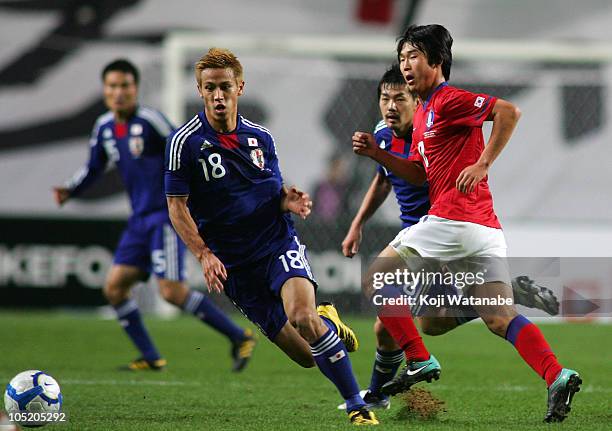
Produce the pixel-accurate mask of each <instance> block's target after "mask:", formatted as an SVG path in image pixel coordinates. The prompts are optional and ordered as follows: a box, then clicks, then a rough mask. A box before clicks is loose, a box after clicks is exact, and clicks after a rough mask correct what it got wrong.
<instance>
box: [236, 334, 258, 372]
mask: <svg viewBox="0 0 612 431" xmlns="http://www.w3.org/2000/svg"><path fill="white" fill-rule="evenodd" d="M244 335H245V336H246V338H245V339H244V340H243V341H239V342H237V343H234V344H232V351H231V355H232V359H233V360H234V362H233V364H232V371H233V372H235V373H238V372H240V371H242V370H243V369H244V367H246V365H247V364H248V363H249V360H250V359H251V356H253V349H255V344H257V340H256V339H255V336H254V334H253V331H251V330H250V329H245V330H244Z"/></svg>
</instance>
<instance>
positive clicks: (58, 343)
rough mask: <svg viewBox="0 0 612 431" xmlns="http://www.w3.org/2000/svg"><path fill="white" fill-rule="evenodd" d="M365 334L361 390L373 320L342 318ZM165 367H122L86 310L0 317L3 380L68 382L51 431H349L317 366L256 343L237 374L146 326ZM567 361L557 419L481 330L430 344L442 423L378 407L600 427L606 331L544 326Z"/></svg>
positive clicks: (186, 324) (224, 358) (610, 396)
mask: <svg viewBox="0 0 612 431" xmlns="http://www.w3.org/2000/svg"><path fill="white" fill-rule="evenodd" d="M346 321H347V323H349V324H351V325H352V326H353V327H354V329H355V330H356V332H357V334H358V335H359V337H360V342H361V345H360V350H359V351H358V352H356V353H354V354H351V358H352V361H353V367H354V370H355V371H356V374H357V377H358V380H359V383H360V385H361V386H362V387H365V386H367V383H368V382H369V376H370V369H371V366H372V358H373V356H374V336H373V333H372V330H371V328H372V321H371V319H366V318H363V317H360V318H357V317H352V318H347V319H346ZM147 325H148V327H149V330H150V333H151V334H152V335H153V337H154V339H155V341H156V343H157V346H158V348H159V349H160V350H161V352H162V354H163V355H164V356H165V357H166V358H167V359H168V362H169V366H168V369H167V370H166V371H163V372H161V373H154V372H139V373H129V372H119V371H115V369H116V367H117V366H119V365H122V364H124V363H126V362H127V361H128V360H130V359H133V358H134V357H135V356H136V354H135V351H134V350H133V348H132V347H131V345H130V344H129V342H128V339H127V337H126V336H125V335H124V334H123V332H122V330H121V328H120V327H119V325H118V324H117V322H116V321H105V320H99V319H96V318H94V317H92V316H90V315H86V314H78V315H69V314H64V313H35V312H27V313H26V312H7V311H2V312H0V328H1V334H2V335H1V336H0V384H1V385H4V384H6V383H8V381H9V380H10V378H11V377H12V376H13V375H15V374H17V373H18V372H20V371H23V370H26V369H42V370H45V371H47V372H48V373H50V374H51V375H52V376H54V377H55V378H56V379H57V380H58V381H59V382H60V385H61V387H62V393H63V394H64V406H65V411H66V412H67V413H68V415H69V419H70V422H69V423H67V424H57V425H50V426H48V427H47V428H48V429H56V430H58V431H59V430H79V431H85V430H124V431H128V430H146V431H154V430H172V431H176V430H240V431H245V430H335V429H351V426H350V425H349V424H348V420H347V418H346V415H345V414H344V413H343V412H341V411H339V410H336V405H337V404H338V403H340V402H341V401H342V400H341V399H340V398H339V396H338V395H337V393H336V391H335V389H334V388H333V386H332V385H331V383H329V382H328V381H327V380H326V379H325V378H324V377H323V376H322V375H321V374H320V373H319V372H318V371H317V370H316V369H302V368H300V367H299V366H297V365H295V364H293V363H292V362H290V361H289V360H288V359H286V358H285V357H284V356H283V354H282V353H281V352H280V351H279V350H278V349H277V348H276V347H275V346H274V345H272V344H271V343H270V342H268V341H267V340H266V339H265V338H264V337H262V336H260V337H259V344H258V346H257V348H256V350H255V356H254V358H253V361H252V362H251V363H250V364H249V366H248V368H247V369H246V370H245V371H244V372H243V373H242V374H233V373H231V372H230V371H229V368H230V360H229V344H228V343H227V342H226V341H225V340H224V339H223V338H222V337H221V336H219V335H218V334H216V333H214V332H213V331H212V330H210V329H209V328H206V327H204V326H203V325H202V324H200V323H199V322H198V321H196V320H195V319H193V318H190V317H188V316H186V317H182V318H180V319H177V320H169V321H165V320H158V319H147ZM541 328H542V330H543V332H544V333H545V335H546V336H547V338H548V340H549V342H550V343H551V345H552V346H553V348H554V349H555V351H556V353H557V356H558V357H559V359H560V361H561V362H562V363H563V364H567V366H569V367H572V368H575V369H577V370H579V371H580V373H581V375H582V378H583V380H584V383H583V387H582V391H581V392H580V393H578V394H577V395H576V397H575V398H574V404H573V411H572V413H571V414H570V416H569V417H568V419H566V421H565V422H564V423H562V424H553V425H547V424H544V423H542V418H543V417H544V412H545V407H546V390H545V385H544V383H543V381H541V380H540V379H539V378H538V377H537V376H536V375H535V374H534V373H533V372H532V371H531V370H530V369H529V368H528V367H527V365H525V364H524V363H523V361H522V360H521V359H520V357H519V356H518V354H517V353H516V351H515V350H514V348H513V347H512V346H511V345H510V344H508V343H507V342H505V341H503V340H501V339H498V338H497V337H495V336H493V335H491V334H490V333H489V332H488V331H487V330H486V329H485V327H484V325H482V324H470V325H467V326H465V327H462V328H459V329H457V330H455V331H453V332H451V333H449V334H447V335H444V336H441V337H425V341H426V344H427V346H428V347H429V349H430V351H432V352H434V353H435V355H436V357H437V358H438V359H439V360H440V362H441V364H442V376H441V378H440V380H439V381H438V382H435V383H432V384H430V385H427V384H424V383H422V384H420V385H422V386H423V387H425V388H427V389H430V390H431V391H432V392H433V393H434V394H435V395H436V396H437V397H439V398H441V399H443V400H444V401H445V402H446V409H447V411H446V412H445V413H442V414H441V415H439V416H438V417H437V418H435V419H430V420H421V419H399V418H398V412H399V410H400V407H401V405H400V404H401V402H400V401H399V400H397V399H396V400H394V401H393V402H392V406H391V409H390V410H387V411H383V412H378V417H379V419H380V420H381V423H382V425H381V426H380V427H379V428H380V429H388V430H421V429H422V430H430V429H431V430H438V429H441V430H465V429H470V430H480V429H482V430H491V429H495V430H510V429H512V430H516V429H525V430H538V429H542V430H544V429H545V430H560V429H571V430H572V431H573V430H596V429H602V430H603V429H608V430H609V429H610V428H609V427H610V424H612V342H611V341H612V338H611V334H612V331H611V329H612V328H611V327H610V325H595V324H593V325H587V324H564V325H541Z"/></svg>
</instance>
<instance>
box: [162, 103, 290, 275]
mask: <svg viewBox="0 0 612 431" xmlns="http://www.w3.org/2000/svg"><path fill="white" fill-rule="evenodd" d="M165 185H166V194H167V195H168V196H189V199H188V201H187V204H188V207H189V210H190V212H191V215H192V217H193V218H194V220H195V222H196V225H197V227H198V231H199V233H200V235H202V237H203V238H204V241H206V244H207V245H208V247H209V248H210V249H211V251H212V252H213V253H214V254H215V255H216V256H217V257H218V258H219V259H220V260H221V262H223V264H224V265H225V266H226V267H227V268H232V267H235V266H238V265H243V264H247V263H252V262H255V261H256V260H258V259H260V258H262V257H264V256H267V255H270V254H272V253H274V252H276V251H278V250H279V249H280V248H282V247H283V246H285V245H286V243H287V241H291V239H292V238H293V237H294V236H295V230H294V227H293V222H292V220H291V216H290V215H289V214H288V213H283V212H281V210H280V202H281V189H282V186H283V179H282V177H281V173H280V170H279V167H278V158H277V156H276V148H275V144H274V138H273V137H272V135H271V134H270V132H269V131H268V130H267V129H265V128H264V127H261V126H259V125H257V124H255V123H252V122H250V121H249V120H247V119H245V118H243V117H242V116H240V115H238V121H237V126H236V129H235V130H234V131H233V132H231V133H219V132H217V131H216V130H214V129H213V128H212V127H211V126H210V124H209V123H208V121H207V119H206V115H205V114H204V113H203V112H200V113H199V114H197V115H196V116H194V117H193V118H192V119H191V120H190V121H188V122H187V123H186V124H185V125H183V126H182V127H180V128H179V129H177V130H176V131H175V132H174V133H173V134H172V135H171V136H170V137H169V138H168V142H167V145H166V171H165Z"/></svg>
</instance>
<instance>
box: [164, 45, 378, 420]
mask: <svg viewBox="0 0 612 431" xmlns="http://www.w3.org/2000/svg"><path fill="white" fill-rule="evenodd" d="M195 75H196V80H197V88H198V93H199V95H200V97H201V98H202V101H203V102H204V111H203V112H200V113H198V114H197V115H195V116H194V117H193V118H192V119H191V120H190V121H188V122H187V123H186V124H185V125H183V126H182V127H180V128H179V129H178V130H177V131H175V132H174V134H173V135H172V136H171V137H170V138H169V139H168V146H167V149H166V176H165V184H166V195H167V197H168V207H169V209H170V218H171V219H172V223H173V225H174V227H175V229H176V231H177V232H178V234H179V235H180V236H181V238H182V239H183V241H184V242H185V244H186V245H187V247H188V248H189V249H190V250H191V251H192V252H193V254H194V255H195V256H196V258H197V259H198V261H199V262H200V264H201V266H202V272H203V274H204V277H205V279H206V283H207V285H208V288H209V289H210V290H212V291H216V292H221V291H224V292H225V294H226V295H227V296H228V297H229V298H230V299H231V300H232V301H233V302H234V304H235V305H236V306H237V307H238V308H239V309H240V310H241V311H242V312H243V313H244V314H245V315H246V316H247V317H248V318H249V319H250V320H251V321H252V322H253V323H255V324H256V325H257V326H258V327H259V328H260V329H261V330H262V332H263V333H264V334H265V335H266V336H267V337H268V338H269V339H270V340H271V341H272V342H273V343H275V344H276V345H277V346H278V347H279V348H280V349H281V350H283V351H284V352H285V353H286V354H287V356H289V357H290V358H291V359H292V360H294V361H295V362H297V363H298V364H300V365H301V366H303V367H313V366H314V365H315V364H316V365H317V366H318V367H319V369H320V370H321V372H322V373H323V374H324V375H325V376H326V377H327V378H328V379H329V380H331V381H332V383H333V384H334V385H335V386H336V387H337V388H338V391H339V392H340V394H341V395H342V397H343V398H344V399H345V401H346V411H347V413H348V415H349V418H350V421H351V423H353V424H356V425H373V424H377V423H378V421H377V420H376V417H375V416H374V415H373V414H372V413H371V412H370V411H368V410H367V408H366V407H365V403H364V401H363V399H362V398H361V396H360V395H359V387H358V386H357V382H356V381H355V377H354V376H353V371H352V366H351V362H350V359H349V356H348V352H349V351H354V350H355V349H356V348H357V340H356V338H355V335H354V334H353V332H352V331H351V330H350V328H348V327H347V326H345V325H344V324H343V323H342V322H341V321H340V319H339V317H338V314H337V312H336V310H335V308H334V307H333V306H332V305H331V304H322V305H320V306H319V307H318V308H317V307H316V305H315V291H316V281H315V280H314V278H313V275H312V273H311V271H310V264H309V263H308V260H307V257H306V250H305V249H306V247H305V246H304V245H302V244H301V243H300V241H299V240H298V237H297V233H296V231H295V229H294V227H293V221H292V219H291V216H290V214H289V213H290V212H292V213H294V214H297V215H299V216H300V217H302V218H306V217H307V216H308V215H309V214H310V211H311V207H312V201H311V200H310V197H309V196H308V195H307V194H305V193H303V192H301V191H299V190H297V189H296V188H295V187H292V188H290V189H287V188H286V187H285V186H284V185H283V179H282V176H281V173H280V169H279V166H278V158H277V155H276V147H275V143H274V138H273V137H272V135H271V134H270V132H269V131H268V130H267V129H265V128H264V127H262V126H259V125H257V124H255V123H252V122H251V121H249V120H247V119H246V118H244V117H242V116H241V115H239V114H238V97H239V96H241V95H242V94H243V91H244V80H243V69H242V65H241V63H240V61H239V60H238V59H237V58H236V57H235V56H234V54H233V53H231V52H230V51H229V50H226V49H219V48H211V49H210V50H209V51H208V52H207V53H206V54H205V55H204V56H203V57H202V58H200V60H199V61H198V62H197V63H196V65H195Z"/></svg>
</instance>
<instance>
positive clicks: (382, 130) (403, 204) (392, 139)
mask: <svg viewBox="0 0 612 431" xmlns="http://www.w3.org/2000/svg"><path fill="white" fill-rule="evenodd" d="M374 138H375V139H376V143H377V144H378V145H379V146H380V148H383V149H385V150H386V151H388V152H390V153H391V154H394V155H396V156H399V157H402V158H407V157H408V156H409V155H410V145H411V143H412V140H411V136H410V135H408V136H406V137H405V138H398V137H397V136H395V135H394V134H393V131H392V130H391V129H390V128H389V127H387V125H386V124H385V122H384V121H380V122H379V123H378V124H377V125H376V129H374ZM378 172H379V173H380V174H381V175H383V176H384V177H386V178H387V179H388V180H389V181H390V182H391V185H392V186H393V192H394V193H395V198H396V199H397V204H398V205H399V207H400V211H401V214H400V219H401V220H402V227H403V228H406V227H408V226H412V225H413V224H415V223H417V222H418V221H419V219H420V218H421V217H423V216H424V215H426V214H427V212H428V211H429V187H428V186H427V184H425V185H424V186H415V185H413V184H410V183H409V182H407V181H405V180H403V179H401V178H399V177H398V176H397V175H395V174H394V173H393V172H391V171H388V170H387V169H385V167H384V166H381V165H379V166H378Z"/></svg>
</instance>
